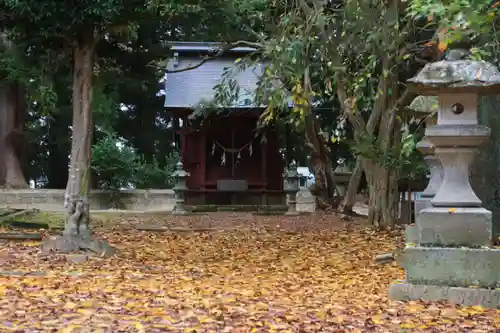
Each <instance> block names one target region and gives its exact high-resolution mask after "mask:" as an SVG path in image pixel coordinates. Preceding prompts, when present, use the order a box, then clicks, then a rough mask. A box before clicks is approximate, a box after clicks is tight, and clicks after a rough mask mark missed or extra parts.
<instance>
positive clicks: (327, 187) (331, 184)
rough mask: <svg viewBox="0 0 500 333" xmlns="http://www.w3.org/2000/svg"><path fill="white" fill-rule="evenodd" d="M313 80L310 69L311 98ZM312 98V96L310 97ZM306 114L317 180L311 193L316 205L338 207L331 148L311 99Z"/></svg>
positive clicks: (307, 80)
mask: <svg viewBox="0 0 500 333" xmlns="http://www.w3.org/2000/svg"><path fill="white" fill-rule="evenodd" d="M311 90H312V89H311V81H310V77H309V69H308V68H306V70H305V73H304V92H305V96H308V97H307V98H309V92H310V91H311ZM309 99H310V98H309ZM304 114H305V139H306V145H307V146H308V148H309V149H310V151H311V160H310V161H311V166H312V169H313V173H314V177H315V181H314V186H313V188H312V189H311V193H312V194H313V195H314V196H315V198H316V207H317V208H318V209H322V210H330V209H332V208H337V204H336V203H335V202H333V199H334V195H335V180H334V178H333V167H332V163H331V161H330V157H329V152H330V149H329V148H328V146H327V142H326V139H325V137H324V136H323V134H322V133H321V126H320V125H319V122H318V120H317V119H316V117H315V115H314V114H313V112H312V101H311V100H309V103H308V105H307V106H304Z"/></svg>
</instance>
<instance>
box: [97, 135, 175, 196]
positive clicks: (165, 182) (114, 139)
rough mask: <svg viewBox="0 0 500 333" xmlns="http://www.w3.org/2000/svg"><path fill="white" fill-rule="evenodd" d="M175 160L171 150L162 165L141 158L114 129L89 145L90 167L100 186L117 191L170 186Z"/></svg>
mask: <svg viewBox="0 0 500 333" xmlns="http://www.w3.org/2000/svg"><path fill="white" fill-rule="evenodd" d="M178 161H179V153H178V152H177V151H173V152H172V153H171V154H169V155H168V156H167V157H166V160H165V161H164V163H163V165H161V164H160V163H158V162H157V161H154V162H153V163H152V164H151V163H147V162H145V161H144V160H143V159H142V158H141V156H139V155H138V154H137V152H136V150H135V149H133V148H132V147H130V146H128V145H127V143H126V142H125V141H124V140H122V139H120V138H119V137H118V136H117V135H116V134H114V133H106V134H105V136H104V137H103V138H102V139H101V140H99V141H98V142H97V143H96V144H95V145H94V146H93V147H92V169H93V170H94V172H95V174H96V176H97V184H98V185H99V188H100V189H104V190H109V191H111V192H118V191H119V190H120V189H123V188H130V187H135V188H144V189H147V188H171V187H173V185H174V184H173V182H174V180H173V177H172V173H173V172H174V170H175V165H176V163H177V162H178Z"/></svg>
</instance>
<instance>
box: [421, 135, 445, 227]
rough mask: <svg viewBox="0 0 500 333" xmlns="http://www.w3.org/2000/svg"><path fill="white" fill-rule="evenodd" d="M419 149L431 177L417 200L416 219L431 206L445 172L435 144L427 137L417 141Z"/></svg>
mask: <svg viewBox="0 0 500 333" xmlns="http://www.w3.org/2000/svg"><path fill="white" fill-rule="evenodd" d="M417 149H418V151H420V152H421V153H422V154H423V155H424V160H425V163H426V164H427V166H428V167H429V172H430V178H429V183H428V184H427V187H426V188H425V190H424V191H423V192H422V195H421V197H420V198H419V199H417V200H415V220H416V215H417V214H418V213H420V211H421V210H423V209H425V208H428V207H430V206H431V200H432V198H434V196H435V195H436V192H437V191H438V190H439V188H440V187H441V184H442V181H443V174H444V170H443V165H442V164H441V161H439V158H437V157H436V156H435V155H434V145H433V144H432V143H431V142H429V140H427V138H425V137H424V139H423V140H422V141H420V142H419V143H417Z"/></svg>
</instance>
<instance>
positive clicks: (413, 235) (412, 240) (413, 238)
mask: <svg viewBox="0 0 500 333" xmlns="http://www.w3.org/2000/svg"><path fill="white" fill-rule="evenodd" d="M405 243H406V244H408V243H409V244H418V228H417V225H416V224H410V225H407V226H406V228H405Z"/></svg>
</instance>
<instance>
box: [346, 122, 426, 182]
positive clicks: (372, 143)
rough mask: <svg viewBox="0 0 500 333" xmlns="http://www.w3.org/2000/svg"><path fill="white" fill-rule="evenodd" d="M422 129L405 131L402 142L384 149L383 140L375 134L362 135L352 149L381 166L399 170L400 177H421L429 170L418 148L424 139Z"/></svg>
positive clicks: (412, 178) (411, 178)
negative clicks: (418, 144) (417, 145)
mask: <svg viewBox="0 0 500 333" xmlns="http://www.w3.org/2000/svg"><path fill="white" fill-rule="evenodd" d="M422 137H423V134H422V131H420V129H416V130H415V131H413V132H410V131H409V130H406V131H404V132H403V134H402V137H401V139H400V142H397V143H396V144H393V145H391V146H390V149H386V150H384V149H383V148H382V146H383V145H382V144H381V142H380V141H379V140H378V139H377V138H376V137H375V136H369V135H361V136H360V137H359V141H358V142H357V143H352V150H353V152H354V153H355V154H356V155H360V156H362V157H364V158H367V159H369V160H371V161H374V162H375V163H377V164H378V165H379V166H382V167H384V168H387V169H391V170H397V171H398V174H399V177H401V178H406V179H410V180H414V179H421V178H422V177H423V176H424V175H425V174H426V173H427V172H428V170H427V166H426V164H425V162H424V159H423V155H422V154H421V153H420V152H418V151H417V150H416V144H417V143H418V142H419V141H420V140H422Z"/></svg>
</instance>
